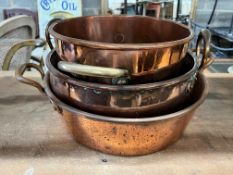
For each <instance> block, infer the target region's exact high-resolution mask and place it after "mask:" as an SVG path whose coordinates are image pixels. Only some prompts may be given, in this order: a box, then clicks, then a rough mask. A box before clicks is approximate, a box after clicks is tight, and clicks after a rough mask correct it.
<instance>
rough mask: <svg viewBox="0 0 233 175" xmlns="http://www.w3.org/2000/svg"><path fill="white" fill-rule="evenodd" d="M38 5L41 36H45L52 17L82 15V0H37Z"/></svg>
mask: <svg viewBox="0 0 233 175" xmlns="http://www.w3.org/2000/svg"><path fill="white" fill-rule="evenodd" d="M37 6H38V16H39V27H40V37H41V38H45V28H46V25H47V23H48V22H49V21H50V20H51V19H53V18H56V17H61V18H71V17H75V16H82V0H37Z"/></svg>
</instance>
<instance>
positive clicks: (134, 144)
mask: <svg viewBox="0 0 233 175" xmlns="http://www.w3.org/2000/svg"><path fill="white" fill-rule="evenodd" d="M192 116H193V114H192V111H191V112H189V113H187V114H185V115H183V116H180V117H178V118H172V119H168V120H164V121H157V122H151V123H145V124H143V123H140V124H136V123H132V124H120V123H109V122H103V121H96V120H91V119H88V118H86V117H85V116H82V115H77V114H73V113H71V112H69V111H66V110H64V111H63V118H64V119H65V122H66V124H67V126H68V128H69V130H70V131H71V133H72V134H73V136H74V138H75V140H76V141H77V142H79V143H81V144H83V145H85V146H87V147H90V148H92V149H95V150H98V151H101V152H104V153H108V154H115V155H122V156H136V155H145V154H150V153H153V152H156V151H159V150H161V149H163V148H165V147H167V146H168V145H170V144H172V143H174V142H175V141H176V140H178V139H179V138H180V137H181V135H182V133H183V130H184V129H185V127H186V126H187V124H188V122H189V121H190V119H191V118H192Z"/></svg>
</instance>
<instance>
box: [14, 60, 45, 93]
mask: <svg viewBox="0 0 233 175" xmlns="http://www.w3.org/2000/svg"><path fill="white" fill-rule="evenodd" d="M27 68H34V69H36V70H37V71H38V72H39V73H40V75H41V78H42V79H44V71H43V70H42V68H41V67H40V66H39V65H36V64H33V63H27V64H23V65H21V66H20V67H19V68H18V69H17V70H16V71H15V77H16V79H17V80H18V81H19V82H21V83H24V84H28V85H31V86H33V87H35V88H37V89H38V90H39V91H40V92H41V93H42V94H43V95H46V93H45V89H44V87H43V86H42V85H41V84H40V83H38V82H36V81H34V80H31V79H29V78H25V77H24V76H23V75H24V73H25V71H26V70H27Z"/></svg>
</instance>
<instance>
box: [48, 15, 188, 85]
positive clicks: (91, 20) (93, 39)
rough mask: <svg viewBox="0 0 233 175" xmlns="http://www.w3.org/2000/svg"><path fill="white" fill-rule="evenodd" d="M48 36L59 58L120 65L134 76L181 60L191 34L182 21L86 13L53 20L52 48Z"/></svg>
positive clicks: (49, 29)
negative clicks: (53, 43) (53, 41)
mask: <svg viewBox="0 0 233 175" xmlns="http://www.w3.org/2000/svg"><path fill="white" fill-rule="evenodd" d="M50 35H52V36H53V37H54V40H55V49H56V51H57V53H58V55H59V56H60V57H61V59H63V60H67V61H70V62H76V63H79V64H81V65H92V66H99V67H111V68H121V69H123V72H122V74H123V73H126V72H128V73H127V74H130V76H133V77H140V76H145V75H146V74H147V73H148V74H152V73H156V71H159V70H160V69H162V68H165V67H168V66H171V65H173V64H176V63H178V62H180V61H181V60H182V59H183V58H184V56H185V54H186V52H187V50H188V44H189V41H190V40H191V39H192V37H193V33H192V31H191V30H190V29H189V28H188V27H186V26H184V25H182V24H178V23H176V22H174V21H170V20H162V19H156V18H153V17H143V16H89V17H77V18H72V19H66V20H62V21H60V22H56V23H53V24H52V25H50V27H48V28H47V30H46V36H47V42H48V43H49V46H50V47H51V49H53V45H52V43H51V41H50ZM95 72H96V71H95ZM112 72H114V71H112ZM87 74H88V72H86V74H85V75H87ZM164 78H166V77H164ZM146 80H148V79H146ZM149 81H150V80H149ZM144 83H145V82H144Z"/></svg>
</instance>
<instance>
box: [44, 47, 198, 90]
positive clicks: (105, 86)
mask: <svg viewBox="0 0 233 175" xmlns="http://www.w3.org/2000/svg"><path fill="white" fill-rule="evenodd" d="M54 54H56V51H55V50H52V51H51V52H50V53H49V54H48V56H47V58H46V66H47V68H48V70H49V71H50V72H51V73H52V75H54V76H56V77H58V78H61V79H63V80H65V81H66V82H68V83H70V84H73V85H76V86H80V87H86V88H96V89H106V90H109V91H110V90H111V91H124V90H127V91H130V90H132V91H135V90H147V89H151V88H157V87H166V86H169V85H171V84H176V83H179V82H183V81H185V80H187V79H189V78H191V75H194V74H195V73H196V72H197V71H198V70H197V69H198V68H197V63H196V59H194V56H193V55H192V54H191V53H190V52H188V54H189V55H188V56H190V57H192V59H193V62H194V64H193V66H192V68H191V69H190V70H189V71H188V72H186V73H185V74H183V75H180V76H178V77H175V78H172V79H168V80H164V81H158V82H153V83H146V84H133V85H108V84H100V83H93V82H86V81H82V80H78V79H75V78H72V77H70V76H68V75H66V74H64V73H62V72H61V71H59V70H58V69H57V68H55V67H54V66H53V65H52V63H51V58H52V57H53V55H54Z"/></svg>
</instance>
